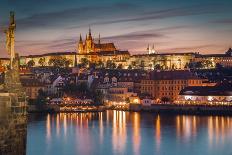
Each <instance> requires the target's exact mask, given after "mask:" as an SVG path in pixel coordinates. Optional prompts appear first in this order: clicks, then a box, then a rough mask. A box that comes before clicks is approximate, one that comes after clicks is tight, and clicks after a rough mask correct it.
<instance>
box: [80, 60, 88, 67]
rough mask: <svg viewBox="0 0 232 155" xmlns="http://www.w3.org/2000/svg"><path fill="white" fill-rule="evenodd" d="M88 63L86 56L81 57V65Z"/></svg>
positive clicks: (84, 65)
mask: <svg viewBox="0 0 232 155" xmlns="http://www.w3.org/2000/svg"><path fill="white" fill-rule="evenodd" d="M88 64H89V61H88V59H87V58H81V66H82V67H87V65H88Z"/></svg>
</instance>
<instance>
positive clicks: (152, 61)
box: [128, 53, 195, 70]
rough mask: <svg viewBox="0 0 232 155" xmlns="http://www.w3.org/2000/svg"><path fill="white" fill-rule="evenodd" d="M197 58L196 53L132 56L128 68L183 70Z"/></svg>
mask: <svg viewBox="0 0 232 155" xmlns="http://www.w3.org/2000/svg"><path fill="white" fill-rule="evenodd" d="M194 57H195V53H162V54H161V53H160V54H156V53H150V54H138V55H132V56H131V57H130V59H129V61H128V66H131V67H132V68H136V69H145V70H149V69H150V70H153V69H156V70H183V69H186V68H187V67H188V66H187V65H188V64H189V62H191V61H192V60H193V58H194Z"/></svg>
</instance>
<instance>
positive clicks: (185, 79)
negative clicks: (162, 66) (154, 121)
mask: <svg viewBox="0 0 232 155" xmlns="http://www.w3.org/2000/svg"><path fill="white" fill-rule="evenodd" d="M204 81H206V79H201V78H198V77H197V76H196V75H194V74H193V73H192V72H190V71H187V70H179V71H153V72H150V76H148V77H147V78H146V79H142V80H141V93H144V94H146V93H147V94H150V95H151V96H152V97H153V98H154V99H155V100H156V102H161V101H162V100H163V102H165V101H166V102H167V101H169V102H170V101H174V100H176V99H177V97H178V95H179V92H180V91H181V90H182V89H184V88H185V87H187V86H202V85H203V82H204Z"/></svg>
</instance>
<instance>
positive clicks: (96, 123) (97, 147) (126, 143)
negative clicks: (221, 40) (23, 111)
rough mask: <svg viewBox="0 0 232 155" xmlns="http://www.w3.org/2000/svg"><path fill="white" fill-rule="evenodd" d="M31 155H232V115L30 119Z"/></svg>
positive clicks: (132, 114)
mask: <svg viewBox="0 0 232 155" xmlns="http://www.w3.org/2000/svg"><path fill="white" fill-rule="evenodd" d="M27 146H28V147H27V154H29V155H37V154H38V155H43V154H44V155H46V154H47V155H50V154H59V155H62V154H64V155H76V154H80V155H85V154H86V155H92V154H94V155H98V154H99V155H101V154H107V155H109V154H115V155H116V154H125V155H127V154H135V155H140V154H145V155H146V154H172V155H179V154H188V155H196V154H199V155H200V154H210V155H211V154H212V155H214V154H215V155H216V154H223V155H227V154H228V155H231V154H232V148H231V146H232V117H223V116H187V115H157V114H151V113H137V112H124V111H107V112H101V113H80V114H64V113H61V114H54V115H52V114H48V115H45V116H44V115H39V116H38V115H31V116H30V119H29V124H28V136H27Z"/></svg>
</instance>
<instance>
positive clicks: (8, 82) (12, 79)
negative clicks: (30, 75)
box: [3, 12, 26, 105]
mask: <svg viewBox="0 0 232 155" xmlns="http://www.w3.org/2000/svg"><path fill="white" fill-rule="evenodd" d="M15 28H16V24H15V20H14V12H10V24H9V27H8V28H7V30H5V34H6V50H7V51H8V54H9V55H10V67H9V68H8V69H7V71H6V72H5V78H4V84H3V92H7V93H10V94H11V101H12V102H13V103H11V105H14V104H16V105H17V104H18V103H19V102H21V101H23V102H24V101H26V93H25V90H24V89H23V87H22V84H21V81H20V75H19V55H18V54H17V53H15V49H14V46H15Z"/></svg>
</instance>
